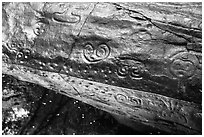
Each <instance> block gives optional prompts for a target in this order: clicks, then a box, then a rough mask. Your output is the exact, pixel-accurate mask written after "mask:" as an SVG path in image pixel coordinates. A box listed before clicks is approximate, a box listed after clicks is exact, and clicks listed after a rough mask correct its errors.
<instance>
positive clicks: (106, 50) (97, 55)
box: [82, 44, 110, 63]
mask: <svg viewBox="0 0 204 137" xmlns="http://www.w3.org/2000/svg"><path fill="white" fill-rule="evenodd" d="M109 54H110V47H109V46H108V45H106V44H100V45H98V46H97V48H95V47H94V46H93V45H91V44H87V45H85V47H84V50H83V55H82V56H83V58H84V61H85V62H86V63H98V62H100V61H102V60H104V59H106V58H107V57H108V56H109Z"/></svg>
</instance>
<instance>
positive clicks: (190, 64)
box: [169, 52, 198, 79]
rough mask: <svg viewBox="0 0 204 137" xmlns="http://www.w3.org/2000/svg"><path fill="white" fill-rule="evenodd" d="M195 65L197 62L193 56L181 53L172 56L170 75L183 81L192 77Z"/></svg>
mask: <svg viewBox="0 0 204 137" xmlns="http://www.w3.org/2000/svg"><path fill="white" fill-rule="evenodd" d="M197 64H198V60H197V58H196V57H195V56H194V55H192V54H190V53H187V52H182V53H178V54H176V55H175V56H173V60H172V62H171V64H170V68H169V69H170V72H171V73H172V75H174V76H175V77H177V78H182V79H183V78H188V77H191V76H193V75H194V72H195V70H196V65H197Z"/></svg>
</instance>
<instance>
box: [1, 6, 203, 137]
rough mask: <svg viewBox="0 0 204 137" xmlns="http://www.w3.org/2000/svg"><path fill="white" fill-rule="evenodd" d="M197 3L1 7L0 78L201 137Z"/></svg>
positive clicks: (199, 25) (200, 60)
mask: <svg viewBox="0 0 204 137" xmlns="http://www.w3.org/2000/svg"><path fill="white" fill-rule="evenodd" d="M201 9H202V4H201V3H4V4H3V11H2V13H3V49H2V50H3V65H2V67H3V73H5V74H9V75H13V76H15V77H18V78H19V79H21V80H24V81H29V82H32V83H36V84H39V85H42V86H44V87H46V88H49V89H53V90H55V91H57V92H59V93H61V94H64V95H66V96H69V97H72V98H75V99H78V100H81V101H83V102H85V103H88V104H90V105H93V106H95V107H97V108H99V109H102V110H105V111H107V112H110V113H113V114H116V115H120V116H121V115H122V116H125V117H127V118H129V119H132V121H134V122H140V123H143V124H145V125H149V126H153V127H156V128H158V129H160V130H164V131H167V132H169V133H173V134H200V133H201V123H199V122H197V121H199V120H201V117H198V114H200V113H202V112H201V95H202V92H201V86H202V84H201V81H202V77H201V74H202V65H201V64H202V58H201V57H202V50H201V49H202V48H201V41H202V26H201V22H202V13H201Z"/></svg>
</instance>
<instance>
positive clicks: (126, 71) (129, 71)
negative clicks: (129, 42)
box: [117, 61, 145, 79]
mask: <svg viewBox="0 0 204 137" xmlns="http://www.w3.org/2000/svg"><path fill="white" fill-rule="evenodd" d="M144 68H145V67H144V65H143V64H142V63H141V62H138V61H134V65H129V64H127V65H126V64H125V65H120V67H119V68H118V70H117V75H118V76H119V77H123V78H125V77H127V76H130V77H131V78H133V79H142V76H141V74H142V72H143V71H144Z"/></svg>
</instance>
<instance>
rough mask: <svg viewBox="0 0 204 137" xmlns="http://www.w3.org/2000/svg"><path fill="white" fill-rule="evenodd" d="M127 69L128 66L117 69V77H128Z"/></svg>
mask: <svg viewBox="0 0 204 137" xmlns="http://www.w3.org/2000/svg"><path fill="white" fill-rule="evenodd" d="M128 69H129V68H128V66H122V67H120V68H119V69H118V71H117V73H118V75H119V76H122V77H124V76H127V75H128Z"/></svg>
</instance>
